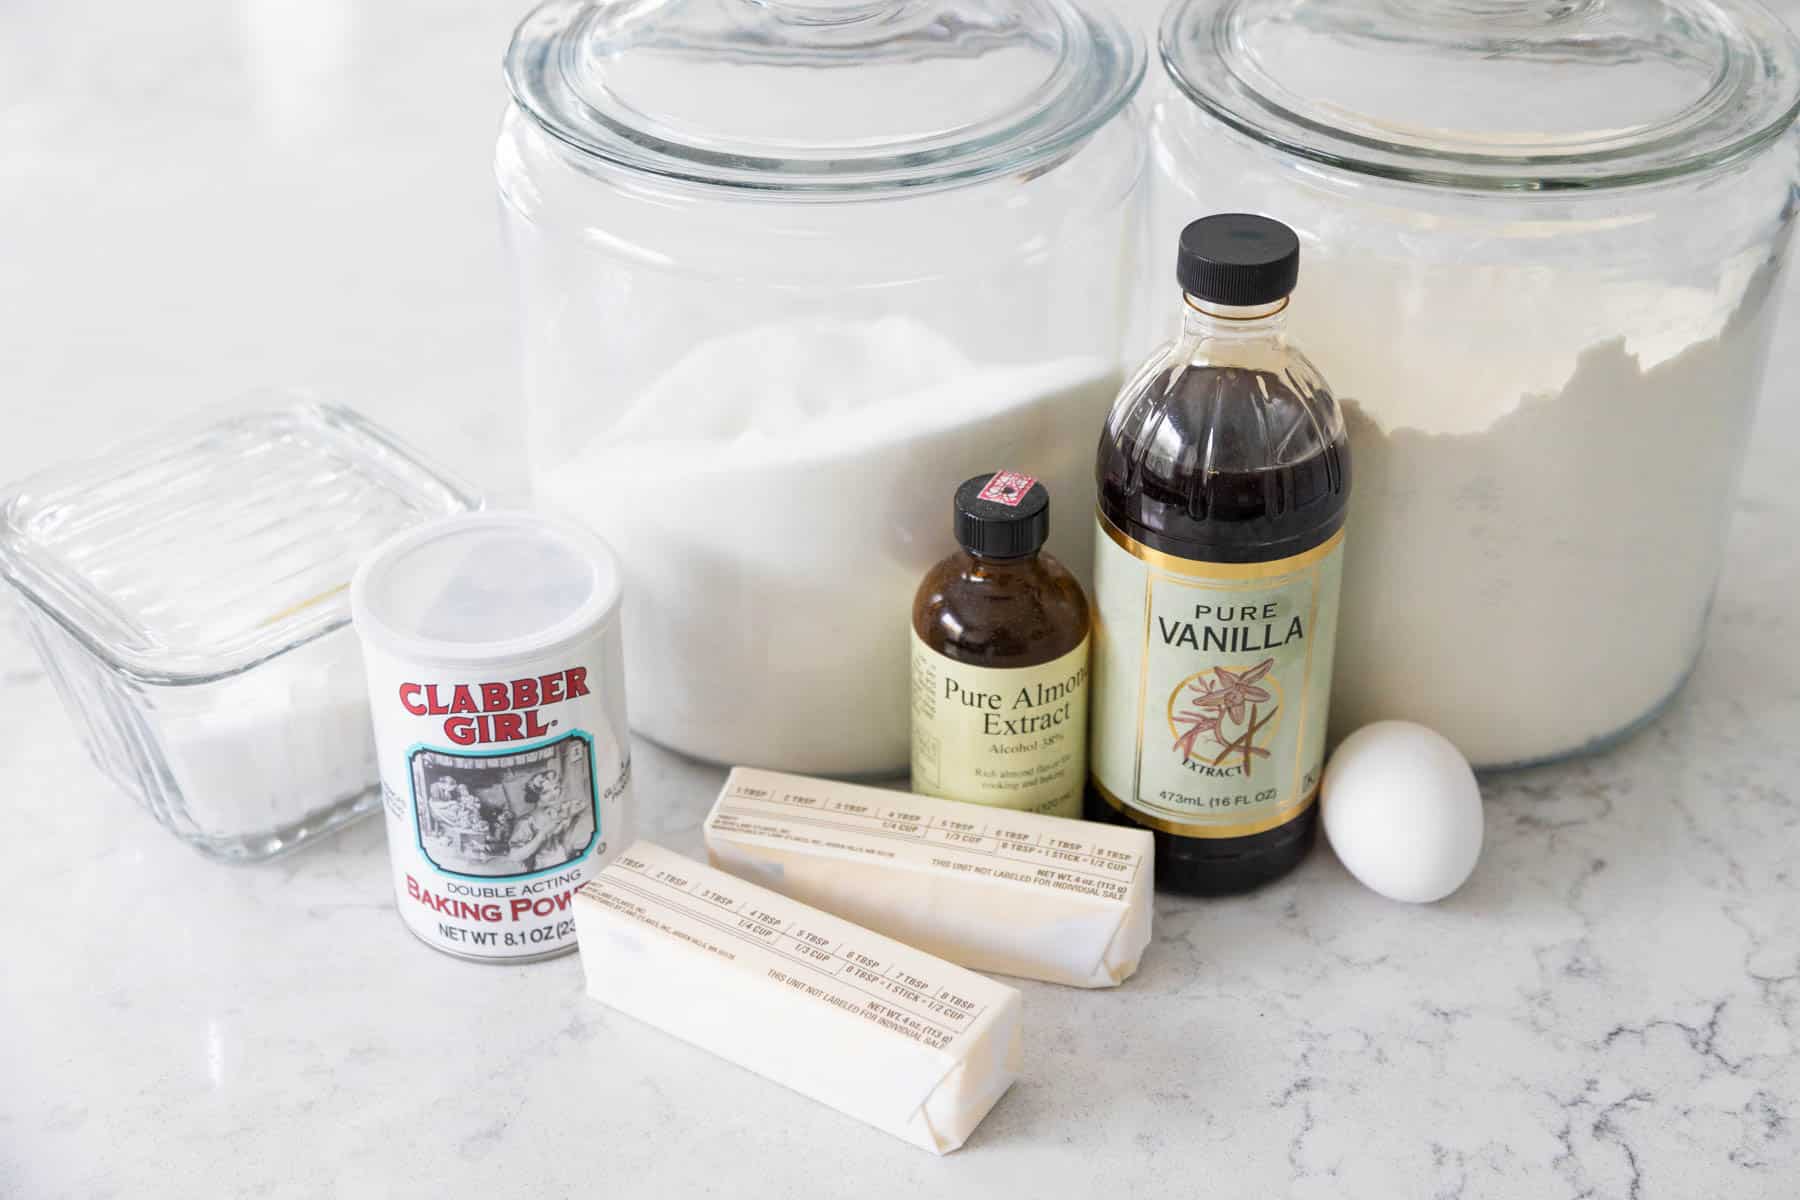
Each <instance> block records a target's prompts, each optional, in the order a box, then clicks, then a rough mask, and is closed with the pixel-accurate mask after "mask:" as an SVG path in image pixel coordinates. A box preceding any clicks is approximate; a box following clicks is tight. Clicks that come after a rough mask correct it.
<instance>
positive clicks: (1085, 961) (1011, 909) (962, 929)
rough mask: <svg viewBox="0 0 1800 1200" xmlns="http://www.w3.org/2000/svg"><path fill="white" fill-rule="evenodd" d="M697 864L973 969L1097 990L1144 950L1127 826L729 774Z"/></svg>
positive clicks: (1144, 858) (1140, 893) (1142, 894)
mask: <svg viewBox="0 0 1800 1200" xmlns="http://www.w3.org/2000/svg"><path fill="white" fill-rule="evenodd" d="M705 835H706V852H707V857H708V858H709V859H710V860H711V862H712V864H713V865H714V866H716V867H720V868H722V869H724V870H726V871H729V872H731V873H732V874H733V875H736V876H738V877H740V878H743V879H747V880H751V881H753V882H755V883H760V884H762V885H764V886H766V887H770V888H773V889H775V890H776V891H778V892H780V893H782V894H783V895H786V896H791V897H793V898H794V899H796V900H799V901H801V902H802V903H805V904H811V905H813V906H815V907H817V908H822V909H824V910H825V911H826V912H830V913H835V914H836V915H838V916H840V917H843V918H845V919H846V920H850V921H854V922H856V923H857V924H859V925H862V926H865V927H867V928H869V929H873V930H875V931H877V932H878V933H885V934H887V935H888V936H889V937H893V938H898V939H899V940H900V941H903V942H905V943H907V944H908V945H911V946H916V947H918V948H919V949H921V950H924V951H927V952H928V953H931V954H935V955H937V956H938V957H939V958H943V959H947V960H949V961H950V962H953V963H960V964H961V965H963V966H965V967H971V968H973V969H975V970H978V971H992V972H995V973H997V974H1001V975H1015V976H1018V977H1020V978H1024V979H1041V980H1045V981H1047V982H1050V983H1061V984H1068V985H1070V986H1073V987H1089V988H1095V987H1112V986H1114V985H1116V984H1118V983H1120V982H1122V981H1123V980H1125V979H1126V978H1127V977H1128V976H1130V975H1131V973H1132V972H1133V971H1135V970H1137V967H1138V961H1139V959H1140V958H1141V957H1142V956H1143V953H1144V947H1145V946H1146V945H1148V944H1149V941H1150V919H1151V914H1152V911H1153V910H1152V904H1151V897H1152V892H1153V890H1154V877H1153V876H1154V868H1155V843H1154V841H1153V840H1152V839H1151V836H1150V833H1149V831H1147V830H1143V829H1128V828H1126V827H1124V826H1120V825H1107V824H1101V823H1099V822H1094V821H1074V820H1069V819H1067V818H1065V817H1051V816H1044V815H1041V814H1038V813H1028V812H1018V811H1015V810H1013V809H1004V808H992V807H988V806H985V805H980V804H964V803H961V802H958V801H955V800H938V799H934V798H931V797H927V796H915V795H911V794H909V793H906V792H894V791H887V790H885V789H882V788H871V787H859V786H857V785H854V784H847V783H833V782H828V781H825V780H819V779H809V778H806V777H804V776H799V775H784V774H781V773H779V772H775V771H759V770H752V769H750V768H748V767H738V768H736V769H735V770H733V771H732V772H731V776H730V778H728V779H727V780H726V781H725V788H724V790H723V791H722V792H720V793H719V799H718V801H717V802H716V803H715V804H714V805H713V809H712V813H711V814H710V815H709V816H708V817H707V818H706V826H705Z"/></svg>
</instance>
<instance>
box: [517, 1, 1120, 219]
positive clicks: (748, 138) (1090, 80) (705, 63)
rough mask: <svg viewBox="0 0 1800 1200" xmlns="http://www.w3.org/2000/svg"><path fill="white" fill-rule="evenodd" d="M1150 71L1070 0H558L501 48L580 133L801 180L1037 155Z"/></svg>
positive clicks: (749, 184) (678, 168)
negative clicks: (508, 48) (508, 47)
mask: <svg viewBox="0 0 1800 1200" xmlns="http://www.w3.org/2000/svg"><path fill="white" fill-rule="evenodd" d="M1143 71H1144V56H1143V50H1142V47H1141V46H1140V44H1139V42H1138V40H1137V38H1136V37H1135V36H1133V35H1132V34H1131V33H1129V32H1128V31H1127V30H1126V29H1125V27H1124V26H1123V25H1122V24H1121V23H1120V22H1119V21H1118V19H1117V18H1115V17H1113V16H1112V15H1111V14H1110V13H1108V12H1106V11H1104V10H1101V9H1087V8H1083V7H1080V6H1078V5H1077V4H1076V3H1074V2H1073V0H623V2H620V0H607V2H602V3H593V2H591V0H552V2H551V3H547V4H544V5H542V6H541V7H539V8H538V9H536V10H535V11H533V12H532V13H531V14H530V15H529V16H527V17H526V18H525V20H524V21H523V22H522V23H521V24H520V26H519V28H518V31H517V32H516V33H515V34H514V36H513V42H512V46H511V48H510V50H509V51H508V52H507V58H506V74H507V80H508V84H509V86H510V87H511V89H512V93H513V97H514V99H515V100H516V101H517V102H518V104H519V106H520V107H521V108H522V109H524V111H526V112H527V113H529V114H530V115H531V116H532V117H533V118H535V119H536V121H537V122H538V123H539V124H540V125H542V126H543V128H544V129H545V130H547V131H548V132H549V133H550V134H552V135H553V136H555V137H557V138H559V139H561V140H562V141H564V142H567V143H568V144H569V145H571V146H574V147H576V148H578V149H580V150H582V151H585V152H587V153H589V154H592V155H595V156H597V157H598V158H600V159H603V160H606V161H608V162H611V163H613V164H616V165H619V166H623V167H626V168H630V169H634V170H637V171H642V172H647V173H649V174H652V175H657V176H662V177H666V178H674V179H682V180H688V181H692V182H697V183H705V184H715V185H723V186H728V187H735V188H745V189H752V190H761V191H772V192H782V193H795V194H807V193H824V194H843V193H856V192H867V191H882V190H888V189H898V188H918V187H942V186H946V185H951V184H959V183H966V182H973V181H975V180H978V179H984V178H988V177H991V176H995V175H1001V174H1006V173H1011V172H1020V171H1027V170H1030V169H1032V168H1036V167H1040V166H1042V165H1043V164H1045V163H1048V162H1051V161H1054V160H1055V159H1057V158H1058V157H1060V156H1062V155H1066V154H1067V153H1069V152H1070V150H1071V149H1072V148H1074V147H1075V146H1077V145H1079V144H1080V142H1081V141H1083V140H1084V139H1085V138H1087V137H1088V136H1089V135H1090V134H1092V133H1093V132H1094V131H1095V130H1097V129H1099V128H1100V126H1101V125H1103V124H1104V123H1105V122H1106V121H1107V120H1109V119H1110V118H1111V117H1112V116H1113V115H1114V114H1116V113H1117V112H1118V111H1119V110H1120V109H1121V108H1123V107H1124V106H1125V104H1126V103H1127V102H1128V101H1129V100H1130V99H1131V96H1132V93H1133V92H1134V91H1136V89H1137V86H1138V83H1139V82H1140V80H1141V79H1142V76H1143Z"/></svg>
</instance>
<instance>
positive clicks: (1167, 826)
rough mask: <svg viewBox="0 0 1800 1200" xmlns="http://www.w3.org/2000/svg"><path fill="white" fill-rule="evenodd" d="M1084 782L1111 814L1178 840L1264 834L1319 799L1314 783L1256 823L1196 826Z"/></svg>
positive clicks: (1094, 781) (1092, 780) (1091, 779)
mask: <svg viewBox="0 0 1800 1200" xmlns="http://www.w3.org/2000/svg"><path fill="white" fill-rule="evenodd" d="M1088 783H1089V784H1090V785H1092V787H1093V789H1094V790H1095V791H1096V792H1098V793H1100V798H1101V799H1102V800H1104V801H1106V802H1107V803H1108V804H1109V805H1111V806H1112V807H1113V809H1114V811H1116V812H1120V813H1123V814H1124V815H1125V816H1126V817H1129V818H1130V819H1131V820H1132V821H1134V822H1136V823H1137V824H1139V825H1143V826H1147V827H1148V828H1150V829H1155V830H1158V831H1159V832H1162V833H1172V834H1175V835H1177V836H1179V837H1190V838H1205V839H1218V840H1222V839H1224V838H1239V837H1250V836H1252V835H1254V834H1258V833H1267V832H1269V830H1271V829H1278V828H1280V827H1281V826H1283V825H1286V824H1287V823H1288V822H1289V821H1292V820H1294V819H1295V818H1296V817H1299V816H1300V815H1302V814H1303V813H1305V812H1306V810H1307V809H1309V808H1311V807H1312V806H1313V802H1314V801H1316V800H1317V799H1318V798H1319V785H1318V784H1316V783H1315V784H1313V786H1312V788H1311V789H1310V790H1309V791H1308V792H1307V793H1306V795H1304V796H1302V797H1301V798H1300V802H1299V803H1298V804H1295V805H1292V806H1291V807H1288V808H1284V809H1282V810H1280V811H1279V812H1274V813H1270V814H1268V815H1267V816H1265V817H1261V818H1258V819H1257V820H1254V821H1240V822H1238V823H1236V824H1233V825H1198V824H1189V823H1188V822H1185V821H1171V820H1169V819H1167V818H1165V817H1159V816H1154V815H1152V814H1150V813H1147V812H1145V811H1144V810H1143V809H1141V808H1138V807H1137V806H1136V805H1132V804H1127V803H1125V802H1124V801H1123V800H1121V799H1119V798H1118V797H1117V796H1115V795H1113V794H1112V793H1111V792H1109V791H1107V790H1106V788H1105V786H1104V785H1103V784H1101V782H1100V781H1099V780H1098V779H1095V778H1094V777H1093V776H1092V775H1089V776H1088Z"/></svg>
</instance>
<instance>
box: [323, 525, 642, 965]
mask: <svg viewBox="0 0 1800 1200" xmlns="http://www.w3.org/2000/svg"><path fill="white" fill-rule="evenodd" d="M620 589H621V580H620V574H619V566H618V560H617V559H616V558H614V556H613V553H612V551H611V550H610V549H609V548H608V547H607V546H606V544H605V543H604V542H602V541H600V540H599V539H598V538H596V537H594V536H592V535H591V534H588V533H587V532H585V531H583V530H581V529H578V528H575V527H572V526H569V525H565V524H562V523H560V522H556V521H550V520H546V519H545V518H542V517H539V516H536V515H533V514H529V513H506V512H497V513H463V514H459V515H457V516H452V517H447V518H444V519H442V520H439V521H437V522H434V523H432V524H428V525H423V526H419V527H416V528H414V529H411V530H408V531H406V532H405V533H402V534H400V535H399V536H397V537H395V538H394V539H392V540H391V541H389V542H387V543H386V544H384V545H383V546H381V547H380V548H379V549H377V550H376V551H375V552H374V553H373V554H371V555H370V556H369V558H368V559H367V560H365V561H364V562H363V564H362V566H361V567H360V569H359V570H358V571H357V573H356V578H355V580H354V581H353V582H352V583H351V585H350V605H351V612H352V614H353V617H354V619H355V622H356V631H357V634H358V635H359V637H360V638H361V639H362V648H363V661H364V666H365V667H366V669H367V672H368V679H369V707H370V710H371V712H372V714H373V718H374V723H375V751H376V756H377V759H378V760H379V763H380V768H381V790H382V803H383V808H384V810H385V811H386V814H387V832H388V857H389V859H390V860H391V862H392V864H393V872H394V893H395V897H396V900H397V901H398V904H399V908H400V916H401V918H402V919H403V920H404V921H405V922H406V926H407V928H408V929H410V930H412V932H413V933H414V934H416V935H417V936H418V937H419V938H420V939H421V940H422V941H424V942H426V943H427V944H429V945H431V946H435V947H436V948H437V949H439V950H442V951H444V952H446V953H448V954H454V955H458V956H460V957H462V958H471V959H479V960H482V961H492V962H502V961H504V962H526V961H530V960H532V959H538V958H547V957H549V956H551V955H555V954H561V953H564V952H565V951H568V950H573V949H574V948H575V921H574V913H573V911H572V909H571V901H572V899H573V897H574V895H575V891H576V889H578V888H580V887H581V885H582V884H583V883H585V882H586V881H587V880H588V879H590V878H591V877H592V876H593V875H595V874H596V873H597V872H598V871H599V870H600V868H601V867H603V866H605V865H606V864H607V863H608V862H610V861H611V860H612V858H613V856H614V855H615V854H616V853H617V852H618V851H619V850H620V849H621V848H623V847H625V846H627V845H629V844H630V843H631V841H632V838H633V836H634V813H633V806H632V799H631V744H630V740H629V738H628V736H627V733H626V724H625V677H624V663H623V660H622V657H621V648H620V638H619V599H620Z"/></svg>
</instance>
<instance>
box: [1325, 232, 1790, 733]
mask: <svg viewBox="0 0 1800 1200" xmlns="http://www.w3.org/2000/svg"><path fill="white" fill-rule="evenodd" d="M1361 268H1362V264H1360V263H1359V264H1354V265H1352V264H1350V263H1347V262H1346V263H1338V264H1335V265H1334V267H1333V269H1332V270H1331V271H1329V272H1315V273H1314V281H1315V287H1314V289H1313V290H1312V291H1309V292H1307V293H1306V295H1305V297H1304V303H1300V302H1298V301H1297V303H1296V305H1295V324H1296V328H1295V335H1294V336H1295V339H1296V341H1297V342H1298V343H1299V344H1300V345H1302V346H1304V347H1305V348H1306V350H1307V352H1308V353H1309V354H1310V355H1312V356H1313V357H1314V359H1315V361H1317V362H1318V363H1319V365H1320V367H1321V369H1322V370H1323V371H1324V372H1325V375H1326V378H1327V379H1329V380H1331V382H1332V385H1333V387H1334V388H1335V389H1336V390H1337V394H1338V396H1339V398H1340V399H1342V400H1344V401H1345V412H1346V417H1347V419H1348V423H1349V429H1350V440H1351V453H1352V487H1351V505H1350V526H1349V529H1350V533H1349V542H1348V545H1347V551H1346V561H1345V573H1344V591H1343V603H1342V609H1341V617H1340V626H1339V632H1338V656H1337V665H1336V676H1335V686H1334V692H1333V711H1332V724H1333V732H1334V735H1336V736H1342V735H1343V734H1345V733H1347V732H1349V731H1350V730H1351V729H1354V728H1356V727H1358V726H1360V725H1363V724H1365V723H1367V722H1370V721H1374V720H1378V719H1382V718H1389V717H1398V718H1405V719H1410V720H1415V721H1418V722H1421V723H1423V724H1426V725H1429V726H1431V727H1433V728H1436V729H1438V730H1440V731H1442V732H1443V733H1444V734H1445V735H1446V736H1448V737H1449V738H1450V739H1451V740H1452V741H1453V742H1455V743H1456V745H1457V747H1458V748H1459V749H1460V750H1461V751H1462V752H1463V753H1464V754H1465V755H1466V756H1467V757H1468V758H1469V759H1470V760H1471V761H1472V762H1474V763H1475V764H1476V765H1478V766H1500V765H1510V764H1517V763H1524V762H1530V761H1534V760H1538V759H1544V758H1549V757H1554V756H1557V755H1561V754H1565V753H1568V752H1572V751H1577V750H1580V749H1582V748H1583V747H1585V746H1589V745H1591V744H1593V743H1595V742H1596V741H1599V740H1602V739H1604V738H1606V737H1608V736H1609V735H1612V734H1614V733H1617V732H1619V731H1620V730H1622V729H1625V728H1627V727H1629V726H1630V725H1631V724H1632V723H1633V722H1635V721H1636V720H1638V719H1639V718H1641V717H1643V716H1645V715H1646V714H1648V713H1649V712H1651V711H1653V710H1654V709H1655V707H1656V706H1657V705H1658V704H1659V703H1660V702H1661V701H1662V700H1664V699H1665V698H1666V697H1667V696H1669V695H1670V693H1671V692H1672V691H1673V690H1674V689H1675V688H1676V687H1677V686H1679V684H1680V682H1681V681H1682V679H1683V678H1684V676H1685V674H1686V672H1687V670H1688V668H1689V666H1690V664H1691V663H1692V660H1693V656H1694V653H1695V650H1696V648H1697V646H1698V641H1699V638H1700V636H1701V633H1702V628H1703V626H1704V623H1705V618H1706V613H1707V609H1708V606H1709V604H1710V603H1711V599H1712V592H1713V585H1714V581H1715V579H1716V577H1717V574H1718V570H1719V565H1720V558H1721V554H1722V551H1723V542H1724V536H1725V528H1726V524H1727V521H1728V519H1729V515H1730V510H1731V505H1732V503H1733V499H1734V491H1735V488H1734V481H1735V478H1736V472H1737V467H1738V463H1739V460H1740V458H1741V455H1742V450H1743V439H1744V437H1745V434H1746V431H1747V427H1748V425H1749V413H1748V412H1747V411H1746V410H1747V409H1748V408H1749V406H1751V405H1752V404H1753V403H1754V400H1755V397H1756V394H1757V392H1758V390H1759V387H1760V382H1761V374H1762V362H1763V359H1764V354H1765V350H1766V348H1767V344H1768V339H1769V336H1770V327H1771V321H1772V317H1773V313H1774V309H1775V307H1776V305H1775V303H1774V295H1773V293H1772V283H1773V280H1772V275H1773V272H1772V271H1771V270H1770V269H1769V268H1767V267H1766V266H1764V265H1763V264H1762V263H1761V262H1760V261H1751V262H1747V263H1742V264H1733V265H1732V266H1730V267H1728V268H1727V269H1726V270H1725V271H1724V272H1723V273H1722V282H1721V284H1720V286H1719V288H1718V290H1717V291H1706V290H1701V289H1682V288H1675V287H1655V286H1651V285H1649V284H1643V283H1639V284H1625V283H1619V282H1615V281H1605V282H1599V281H1586V280H1582V279H1579V278H1568V279H1561V280H1558V281H1556V289H1557V296H1558V302H1557V303H1556V304H1555V305H1554V307H1553V308H1552V307H1551V306H1549V305H1543V306H1537V305H1533V304H1531V303H1530V302H1529V300H1528V299H1527V300H1526V301H1524V302H1521V298H1520V296H1519V294H1518V291H1517V289H1516V288H1514V289H1507V288H1505V287H1504V286H1503V284H1504V281H1501V280H1496V279H1491V278H1486V277H1484V276H1483V275H1482V273H1481V272H1478V271H1471V272H1470V273H1469V274H1468V275H1467V276H1466V277H1464V278H1462V279H1460V280H1458V281H1457V282H1455V283H1446V284H1445V285H1444V290H1443V291H1436V290H1434V292H1433V294H1432V296H1431V303H1432V305H1433V308H1434V311H1437V312H1440V313H1442V314H1443V321H1442V328H1443V330H1444V336H1443V337H1442V338H1441V339H1433V340H1431V341H1430V343H1429V344H1421V345H1416V346H1415V345H1413V344H1411V343H1410V341H1409V342H1407V343H1405V344H1398V345H1396V344H1392V342H1393V339H1392V335H1391V332H1390V333H1389V334H1387V335H1386V336H1383V335H1382V334H1381V333H1380V332H1379V330H1378V328H1377V327H1378V326H1379V325H1381V323H1382V322H1383V319H1384V314H1391V313H1393V312H1395V311H1398V308H1397V307H1396V306H1398V305H1401V304H1403V303H1405V302H1406V299H1407V295H1408V293H1407V291H1406V290H1405V288H1404V286H1403V284H1402V283H1401V282H1400V281H1399V280H1398V279H1394V280H1384V279H1383V278H1382V277H1381V275H1380V274H1379V268H1378V267H1375V266H1373V265H1371V266H1370V267H1369V268H1368V269H1366V270H1365V269H1361ZM1321 275H1323V276H1325V278H1324V279H1323V280H1321V279H1320V276H1321ZM1333 279H1337V280H1342V281H1343V283H1344V285H1345V287H1346V288H1347V289H1348V290H1346V291H1345V292H1344V293H1343V294H1341V295H1334V294H1332V292H1331V288H1332V286H1333V285H1332V280H1333ZM1385 285H1391V286H1389V287H1388V290H1383V289H1384V286H1385ZM1433 286H1434V288H1436V286H1437V285H1436V284H1435V283H1434V285H1433ZM1414 291H1415V294H1414V296H1413V299H1414V300H1415V301H1416V299H1417V296H1416V289H1414ZM1362 314H1367V316H1366V317H1365V316H1363V315H1362ZM1572 314H1579V315H1572ZM1623 331H1629V332H1623ZM1370 347H1377V348H1379V353H1374V354H1371V353H1370V352H1369V348H1370ZM1359 398H1361V400H1362V403H1360V404H1359V403H1358V399H1359Z"/></svg>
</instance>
